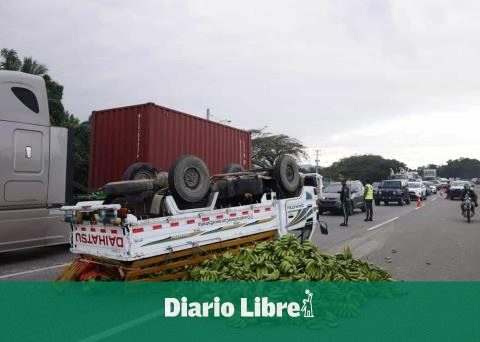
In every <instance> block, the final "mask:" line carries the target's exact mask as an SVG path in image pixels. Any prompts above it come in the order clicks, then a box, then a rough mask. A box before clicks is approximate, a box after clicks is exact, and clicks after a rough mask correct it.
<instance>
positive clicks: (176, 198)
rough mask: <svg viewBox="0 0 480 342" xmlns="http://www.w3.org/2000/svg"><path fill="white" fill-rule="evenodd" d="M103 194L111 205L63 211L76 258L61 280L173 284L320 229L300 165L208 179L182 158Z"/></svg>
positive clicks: (131, 173)
mask: <svg viewBox="0 0 480 342" xmlns="http://www.w3.org/2000/svg"><path fill="white" fill-rule="evenodd" d="M123 178H124V180H123V181H120V182H112V183H108V184H106V185H105V186H104V187H103V190H104V191H105V193H106V194H107V199H106V201H104V202H102V201H93V202H80V203H77V205H75V206H65V207H63V208H62V210H63V211H64V213H65V220H66V221H67V222H69V223H70V227H71V251H72V252H73V253H76V254H79V257H78V258H77V260H76V261H75V262H74V263H73V264H72V265H71V266H69V267H68V268H67V269H66V270H65V272H64V273H63V274H62V276H61V277H60V280H87V279H88V278H90V277H93V278H95V279H97V278H100V279H110V280H137V281H151V280H174V279H181V278H182V277H184V276H185V274H186V269H185V267H187V266H189V265H193V264H196V263H199V262H201V261H203V260H205V259H207V258H210V257H211V256H212V255H214V254H218V253H220V252H223V251H225V250H227V249H228V250H231V251H238V250H239V249H240V248H242V247H245V246H248V245H252V244H254V243H256V242H259V241H264V240H268V239H272V238H275V237H278V236H282V235H284V234H287V233H294V234H295V235H296V236H297V237H299V238H300V239H302V240H303V239H309V238H310V237H311V235H312V234H313V231H314V230H315V227H317V226H319V225H320V223H319V221H318V215H317V213H318V209H317V205H316V200H317V189H316V188H315V187H313V186H303V177H302V175H301V174H300V173H299V171H298V167H297V164H296V162H295V160H294V159H293V158H292V157H290V156H280V157H279V158H278V159H277V161H276V163H275V165H274V166H273V167H272V168H265V169H255V170H243V169H242V168H241V167H239V166H238V165H228V166H227V167H226V168H225V169H224V173H222V174H218V175H214V176H212V177H210V175H209V172H208V168H207V167H206V165H205V163H204V162H203V161H202V160H201V159H199V158H197V157H194V156H183V157H180V158H179V159H178V160H177V161H176V162H175V163H174V164H173V166H172V167H171V169H170V170H169V172H163V171H161V170H158V169H156V168H155V167H153V166H152V165H149V164H145V163H136V164H134V165H132V166H130V167H129V168H128V169H127V170H126V171H125V173H124V175H123Z"/></svg>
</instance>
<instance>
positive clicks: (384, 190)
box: [375, 179, 410, 205]
mask: <svg viewBox="0 0 480 342" xmlns="http://www.w3.org/2000/svg"><path fill="white" fill-rule="evenodd" d="M381 202H384V203H385V205H388V204H389V203H390V202H396V203H398V205H404V204H410V196H409V193H408V182H407V180H406V179H390V180H384V181H383V182H382V184H381V185H380V187H379V188H378V191H377V193H376V194H375V204H376V205H380V204H381Z"/></svg>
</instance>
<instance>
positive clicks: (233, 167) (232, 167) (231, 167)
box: [223, 163, 245, 173]
mask: <svg viewBox="0 0 480 342" xmlns="http://www.w3.org/2000/svg"><path fill="white" fill-rule="evenodd" d="M243 171H245V169H244V168H243V166H242V165H240V164H235V163H231V164H227V165H225V167H224V168H223V173H236V172H243Z"/></svg>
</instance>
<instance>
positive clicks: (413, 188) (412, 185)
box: [408, 182, 427, 200]
mask: <svg viewBox="0 0 480 342" xmlns="http://www.w3.org/2000/svg"><path fill="white" fill-rule="evenodd" d="M408 193H409V194H410V198H411V199H414V200H416V199H417V198H418V197H421V198H422V200H425V199H426V198H427V187H426V186H425V184H423V183H422V182H408Z"/></svg>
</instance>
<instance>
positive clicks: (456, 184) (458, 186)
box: [449, 181, 470, 200]
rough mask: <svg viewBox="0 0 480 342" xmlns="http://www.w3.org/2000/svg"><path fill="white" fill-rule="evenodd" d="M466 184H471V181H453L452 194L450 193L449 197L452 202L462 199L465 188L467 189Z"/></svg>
mask: <svg viewBox="0 0 480 342" xmlns="http://www.w3.org/2000/svg"><path fill="white" fill-rule="evenodd" d="M465 184H469V185H470V182H469V181H452V182H451V186H450V192H449V197H450V199H451V200H454V199H455V198H458V197H460V195H461V194H462V191H463V188H464V187H465Z"/></svg>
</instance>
